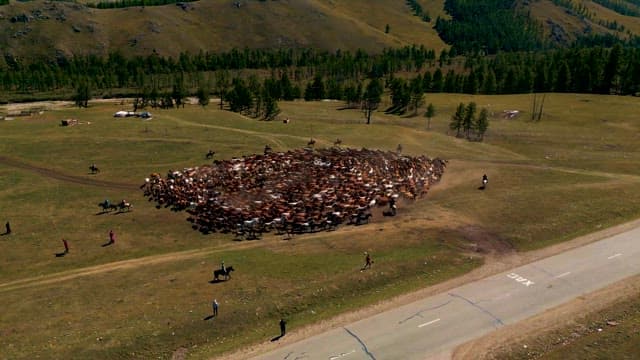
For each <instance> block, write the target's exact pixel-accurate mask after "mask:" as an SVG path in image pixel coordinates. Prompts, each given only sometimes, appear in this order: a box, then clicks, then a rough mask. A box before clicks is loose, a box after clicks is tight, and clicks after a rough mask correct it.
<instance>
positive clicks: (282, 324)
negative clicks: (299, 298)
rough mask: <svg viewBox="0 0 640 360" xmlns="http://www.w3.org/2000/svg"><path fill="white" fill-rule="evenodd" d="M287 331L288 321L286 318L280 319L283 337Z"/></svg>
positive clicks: (281, 335)
mask: <svg viewBox="0 0 640 360" xmlns="http://www.w3.org/2000/svg"><path fill="white" fill-rule="evenodd" d="M286 332H287V322H286V321H284V319H280V337H283V336H284V334H285V333H286Z"/></svg>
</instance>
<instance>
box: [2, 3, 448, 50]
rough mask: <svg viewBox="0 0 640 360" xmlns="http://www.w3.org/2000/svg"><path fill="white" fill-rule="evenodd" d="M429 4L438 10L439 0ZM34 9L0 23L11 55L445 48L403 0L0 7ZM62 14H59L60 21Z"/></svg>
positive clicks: (12, 12)
mask: <svg viewBox="0 0 640 360" xmlns="http://www.w3.org/2000/svg"><path fill="white" fill-rule="evenodd" d="M78 2H79V3H85V4H86V3H95V2H96V1H93V0H90V1H85V0H80V1H78ZM435 6H436V7H437V8H439V9H440V11H442V9H443V1H437V2H435ZM35 10H39V11H40V13H41V14H42V17H41V18H38V19H37V21H31V22H30V23H29V31H28V32H27V33H26V34H24V35H22V31H23V30H24V24H21V23H15V24H8V25H7V26H5V27H3V28H2V29H0V43H2V44H3V45H5V48H6V49H7V51H9V50H10V51H11V53H12V55H14V56H16V57H18V58H23V57H24V58H33V57H37V56H46V57H47V58H53V57H55V54H56V51H58V52H62V53H64V54H67V55H71V54H102V55H106V54H108V53H109V52H113V51H116V50H119V51H121V52H123V53H124V54H125V55H143V56H147V55H150V54H152V53H158V54H160V55H162V56H173V57H174V58H177V57H178V55H179V54H180V53H181V52H189V53H191V54H197V53H198V52H199V51H213V52H222V51H229V50H231V49H234V48H236V49H243V48H245V47H246V48H252V49H279V48H284V49H287V48H315V49H323V50H327V51H335V50H336V49H342V50H351V51H356V50H357V49H363V50H365V51H368V52H375V53H379V52H381V51H382V50H383V49H385V48H397V47H401V46H406V45H413V44H417V45H424V46H425V47H427V48H430V49H434V50H436V51H438V52H439V51H440V50H442V49H443V48H448V46H447V45H446V44H444V42H443V41H442V40H441V39H440V38H439V37H438V35H437V33H436V31H435V30H434V29H433V28H432V27H431V26H430V24H428V23H424V22H422V21H420V19H418V18H417V17H415V16H413V15H412V12H411V10H410V8H409V7H408V6H407V5H406V4H405V3H404V2H398V1H393V0H382V1H375V2H370V1H366V0H351V1H326V0H306V1H264V2H263V1H247V2H246V3H243V6H241V7H240V8H236V7H235V6H233V5H232V3H228V2H224V1H214V0H202V1H197V2H192V3H189V4H188V9H187V10H183V9H182V8H181V7H178V6H176V5H175V4H169V5H164V6H147V7H131V8H124V9H90V8H87V7H84V6H80V5H79V4H75V3H71V2H56V3H55V7H49V6H45V5H43V2H42V1H29V2H26V3H25V2H16V1H14V2H11V4H9V5H6V6H3V11H4V13H5V14H6V17H7V18H10V17H12V16H14V15H17V14H23V13H26V14H29V13H31V12H32V11H35ZM44 16H47V17H48V19H47V18H43V17H44ZM61 16H64V19H65V21H60V20H59V18H61ZM434 19H435V17H434ZM69 24H72V25H73V26H71V25H69ZM386 24H389V25H390V27H391V31H390V32H389V33H388V34H385V32H384V29H385V25H386ZM16 33H18V34H19V35H16ZM52 34H55V36H53V35H52Z"/></svg>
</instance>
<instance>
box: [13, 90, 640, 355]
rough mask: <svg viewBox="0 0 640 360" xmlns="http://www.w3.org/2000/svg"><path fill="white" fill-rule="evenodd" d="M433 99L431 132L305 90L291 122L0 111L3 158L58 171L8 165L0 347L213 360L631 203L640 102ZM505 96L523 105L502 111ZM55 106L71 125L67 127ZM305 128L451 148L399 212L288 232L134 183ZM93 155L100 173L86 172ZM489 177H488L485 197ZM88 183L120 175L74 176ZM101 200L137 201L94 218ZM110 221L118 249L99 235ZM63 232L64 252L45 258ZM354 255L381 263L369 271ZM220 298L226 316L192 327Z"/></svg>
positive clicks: (592, 223) (586, 226)
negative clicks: (482, 111) (481, 122)
mask: <svg viewBox="0 0 640 360" xmlns="http://www.w3.org/2000/svg"><path fill="white" fill-rule="evenodd" d="M469 101H475V102H476V103H477V104H478V107H479V108H482V107H487V108H489V109H490V111H491V112H492V114H493V115H492V122H491V124H490V128H489V131H488V133H487V136H486V139H485V142H483V143H478V142H468V141H466V140H463V139H456V138H455V137H453V136H451V135H449V134H447V128H448V123H449V119H450V116H451V114H452V113H453V112H454V110H455V107H456V106H457V104H458V103H459V102H465V103H467V102H469ZM429 102H432V103H433V104H434V105H435V106H436V109H437V116H436V117H435V118H434V119H433V121H432V130H431V131H426V130H425V126H426V119H425V118H423V117H421V116H417V117H395V116H389V115H385V114H383V113H380V112H378V113H375V114H374V117H373V123H372V124H371V125H368V126H367V125H365V124H364V117H363V115H362V113H361V112H359V111H357V110H338V109H339V108H340V107H341V106H342V104H341V103H337V102H310V103H307V102H301V101H295V102H286V103H284V102H283V103H280V107H281V109H282V115H281V116H282V117H288V118H289V119H290V120H291V122H290V123H289V124H283V123H282V122H281V121H272V122H265V121H258V120H255V119H250V118H245V117H243V116H240V115H238V114H234V113H230V112H226V111H219V110H217V109H216V108H215V106H210V107H208V108H206V109H203V108H201V107H197V106H187V107H186V108H184V109H179V110H176V109H173V110H153V111H152V112H153V115H154V117H153V119H152V120H150V121H142V120H141V119H135V118H127V119H116V118H113V117H112V115H113V113H114V112H115V111H117V110H121V109H122V108H123V106H120V105H114V104H98V103H95V104H91V103H90V107H89V108H88V109H76V108H65V109H60V110H55V111H48V112H45V113H44V114H43V115H36V116H32V117H26V118H17V119H16V120H13V121H2V122H0V154H2V156H4V157H7V158H9V159H11V160H13V161H17V162H20V163H24V164H27V165H29V166H35V167H39V168H43V169H46V170H49V171H55V173H54V174H53V175H55V176H54V177H50V176H47V175H46V174H47V173H42V172H34V171H30V170H28V169H25V168H23V167H20V168H18V167H13V166H9V165H6V164H4V163H2V162H0V214H1V216H2V219H0V221H5V219H6V220H10V221H11V224H12V227H13V230H14V234H12V235H11V236H3V237H0V263H2V267H1V268H0V301H2V302H3V303H5V304H8V306H7V309H8V311H3V312H2V313H0V333H1V334H2V335H3V336H2V337H1V338H0V348H2V349H3V356H6V357H8V358H16V359H21V358H24V359H31V358H36V357H55V358H68V359H71V358H78V359H84V358H132V357H139V358H152V357H153V358H157V357H159V358H170V357H171V354H172V353H173V351H175V350H177V349H178V348H181V347H184V348H187V349H188V352H189V355H190V356H191V357H193V358H207V357H210V356H212V355H220V354H222V353H223V352H225V351H231V350H234V349H238V348H239V347H242V346H246V345H249V344H253V343H257V342H261V341H266V340H267V339H270V338H271V337H273V336H274V334H277V320H278V319H279V318H280V317H281V316H285V317H287V319H288V321H289V324H290V327H291V328H292V329H293V330H295V329H297V328H300V327H302V326H304V325H306V324H311V323H315V322H318V321H320V320H322V319H327V318H329V317H332V316H334V315H337V314H340V313H343V312H345V311H348V310H352V309H357V308H359V307H361V306H365V305H368V304H372V303H376V302H378V301H381V300H383V299H387V298H389V297H392V296H395V295H399V294H402V293H406V292H408V291H412V290H416V289H419V288H422V287H424V286H428V285H431V284H434V283H437V282H440V281H442V280H444V279H447V278H451V277H454V276H458V275H460V274H463V273H465V272H467V271H469V270H471V269H472V268H474V267H477V266H479V265H481V264H482V261H483V259H482V257H481V256H480V255H479V254H478V253H475V252H474V251H475V249H482V250H483V251H484V250H487V251H491V249H497V250H498V251H500V250H504V249H505V248H515V249H516V250H520V251H526V250H530V249H536V248H540V247H543V246H547V245H550V244H554V243H557V242H561V241H564V240H567V239H569V238H572V237H574V236H578V235H581V234H585V233H589V232H592V231H595V230H598V229H601V228H603V227H606V226H610V225H615V224H619V223H622V222H625V221H627V220H629V219H633V218H637V217H638V216H639V215H640V205H639V204H640V190H638V189H640V187H639V186H638V185H639V184H638V183H639V182H640V174H639V173H638V169H639V168H640V167H639V165H640V156H639V147H640V145H639V142H638V141H637V140H638V139H637V133H638V130H640V124H638V123H637V122H636V121H635V120H634V119H633V117H632V116H631V115H629V114H634V113H636V112H637V110H638V107H639V106H640V104H639V103H638V99H637V98H631V97H608V96H606V97H605V96H591V95H589V96H587V95H574V94H563V95H560V94H549V95H548V96H547V100H546V103H545V116H544V118H543V120H542V121H541V122H539V123H532V122H529V121H527V118H528V113H527V111H528V109H529V107H530V104H531V96H528V95H517V96H464V95H461V96H459V95H450V94H437V95H431V94H430V95H428V96H427V103H429ZM124 107H126V106H124ZM505 109H519V110H522V111H523V114H522V115H521V116H520V117H519V118H517V119H513V120H504V119H502V118H501V117H500V113H501V112H502V110H505ZM0 111H3V109H0ZM419 113H424V109H421V111H420V112H419ZM65 118H75V119H78V120H79V121H80V122H81V123H82V124H80V125H77V126H73V127H62V126H60V119H65ZM89 123H90V124H89ZM311 137H313V138H314V139H316V141H317V143H316V146H331V145H332V144H333V141H334V140H335V139H336V138H341V139H342V140H343V146H349V147H353V148H360V147H367V148H374V149H382V150H395V149H396V147H397V145H398V144H402V145H403V149H404V150H403V152H404V153H407V154H412V155H418V154H425V155H428V156H431V157H440V158H444V159H448V160H449V161H450V162H449V165H448V167H447V170H446V172H445V174H444V177H443V179H442V181H441V183H440V184H438V185H437V186H435V187H433V188H432V189H431V191H430V192H429V194H428V195H427V196H426V197H425V198H424V199H421V200H419V201H416V202H414V203H402V204H401V206H400V209H399V216H398V217H396V218H393V219H380V220H377V221H374V222H373V223H371V224H369V225H365V226H359V227H343V228H341V229H339V230H338V231H335V232H330V233H317V234H314V235H306V236H296V237H295V238H294V239H292V240H289V241H283V240H282V239H281V238H280V237H278V236H275V235H266V236H265V237H264V239H263V240H260V241H251V242H234V241H233V236H232V235H224V234H212V235H202V234H200V233H199V232H196V231H193V230H192V229H191V227H190V223H188V222H187V221H186V218H187V214H186V213H180V212H172V211H170V210H169V209H165V208H161V209H157V208H156V207H155V206H154V204H153V203H150V202H148V201H147V200H146V199H145V198H143V196H142V194H141V192H140V191H139V190H138V189H137V185H139V184H141V183H142V182H143V181H144V178H145V177H147V176H148V175H149V174H150V173H152V172H159V173H162V174H164V173H166V172H167V171H168V170H169V169H178V170H180V169H182V168H183V167H194V166H203V165H206V164H207V163H208V162H209V161H210V160H206V159H205V156H204V155H205V153H206V152H207V151H208V150H209V149H213V150H215V151H216V155H215V158H216V159H229V158H231V157H234V156H235V157H237V156H242V155H246V154H250V153H260V152H262V149H263V148H264V146H265V145H266V144H269V145H271V146H272V148H273V149H274V150H276V151H284V150H288V149H292V148H300V147H303V146H306V144H307V141H308V140H309V138H311ZM92 162H95V163H96V164H97V165H98V166H99V167H100V168H101V169H102V171H101V172H100V173H99V174H97V175H91V174H89V173H88V166H89V164H91V163H92ZM484 173H486V174H488V175H489V179H490V182H489V187H488V189H487V190H486V191H479V190H477V187H478V186H479V185H480V184H479V182H480V178H481V176H482V174H484ZM56 176H57V177H56ZM65 176H66V177H67V178H69V177H70V178H71V179H76V180H77V181H76V182H70V181H65V180H64V177H65ZM91 180H101V181H111V182H117V183H121V184H129V187H128V189H127V188H122V189H121V188H113V187H105V186H94V185H89V184H83V183H82V182H83V181H85V182H86V181H91ZM105 198H109V199H111V200H112V201H118V200H119V199H127V200H128V201H130V202H132V203H133V205H134V210H133V211H132V212H130V213H123V214H118V215H115V214H98V212H99V210H100V209H99V208H98V206H97V204H98V203H99V202H101V201H102V200H104V199H105ZM110 229H114V231H115V232H116V234H117V236H118V240H117V243H116V245H115V246H110V247H101V246H100V245H101V244H103V243H105V242H106V241H107V233H108V231H109V230H110ZM62 238H65V239H67V240H68V241H69V244H70V247H71V253H70V254H69V255H68V256H65V257H63V258H56V257H55V256H54V254H55V253H57V252H60V251H61V250H62V242H61V239H62ZM363 251H370V252H372V254H373V257H374V260H375V264H374V268H373V270H372V271H365V272H362V273H361V272H360V271H359V267H360V266H362V262H363V260H364V257H363V255H362V252H363ZM221 260H225V263H226V264H228V265H234V267H235V268H236V269H237V272H236V273H234V278H233V279H232V280H231V281H230V282H226V283H220V284H210V283H208V280H210V279H211V271H212V270H213V269H214V268H215V267H217V266H219V262H220V261H221ZM101 266H102V267H103V268H101ZM91 267H93V268H91ZM101 269H103V270H101ZM213 298H217V299H218V301H219V302H221V308H220V312H221V316H220V317H219V318H218V319H216V320H214V322H212V321H203V320H202V319H203V318H204V317H205V316H207V315H208V314H209V313H210V312H211V309H210V302H211V301H212V299H213ZM222 329H224V333H223V332H222Z"/></svg>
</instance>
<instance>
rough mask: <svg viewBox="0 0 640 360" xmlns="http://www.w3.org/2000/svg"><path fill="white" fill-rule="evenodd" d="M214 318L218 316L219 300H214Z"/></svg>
mask: <svg viewBox="0 0 640 360" xmlns="http://www.w3.org/2000/svg"><path fill="white" fill-rule="evenodd" d="M212 306H213V316H218V300H217V299H213V304H212Z"/></svg>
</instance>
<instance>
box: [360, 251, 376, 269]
mask: <svg viewBox="0 0 640 360" xmlns="http://www.w3.org/2000/svg"><path fill="white" fill-rule="evenodd" d="M364 255H365V258H364V266H363V267H362V270H364V269H370V268H371V264H373V260H371V255H370V254H369V253H368V252H365V253H364Z"/></svg>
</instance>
